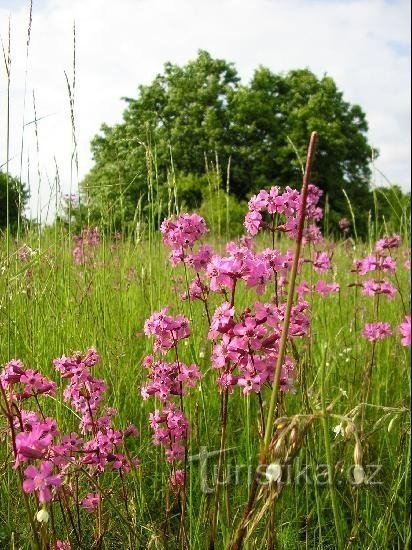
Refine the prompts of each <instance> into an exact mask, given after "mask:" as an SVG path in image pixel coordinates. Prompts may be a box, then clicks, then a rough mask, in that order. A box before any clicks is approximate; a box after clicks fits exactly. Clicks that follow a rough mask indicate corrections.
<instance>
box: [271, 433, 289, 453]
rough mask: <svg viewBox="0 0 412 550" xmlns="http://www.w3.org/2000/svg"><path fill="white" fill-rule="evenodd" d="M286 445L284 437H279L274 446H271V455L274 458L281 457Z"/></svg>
mask: <svg viewBox="0 0 412 550" xmlns="http://www.w3.org/2000/svg"><path fill="white" fill-rule="evenodd" d="M285 450H286V446H285V438H284V437H281V438H280V439H279V440H278V441H276V443H275V445H274V447H273V451H272V452H273V456H274V458H281V457H283V455H284V454H285Z"/></svg>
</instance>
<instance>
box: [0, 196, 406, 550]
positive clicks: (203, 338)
mask: <svg viewBox="0 0 412 550" xmlns="http://www.w3.org/2000/svg"><path fill="white" fill-rule="evenodd" d="M277 193H278V192H276V193H275V194H277ZM283 193H289V195H288V200H289V202H290V204H291V203H292V202H293V201H295V206H293V207H291V210H290V211H289V213H288V214H286V219H287V220H291V219H292V218H293V217H294V219H295V221H296V219H297V218H298V217H299V215H300V214H299V212H300V211H299V206H296V205H297V203H298V202H299V200H300V199H301V196H300V195H299V193H298V192H296V194H295V195H293V193H292V191H290V192H289V191H284V192H283ZM310 193H311V195H310V197H312V202H310V204H309V206H308V209H309V210H310V211H311V215H312V217H314V218H315V219H317V218H319V217H320V216H319V212H318V211H317V210H316V208H317V207H316V201H317V196H316V188H312V189H311V190H310ZM279 195H281V196H284V195H282V193H281V192H279ZM268 197H269V195H268V194H260V195H259V196H257V198H256V197H255V198H254V199H252V201H251V203H249V213H248V216H249V217H247V218H246V223H245V226H246V229H248V230H249V236H248V237H246V238H245V237H243V238H242V239H241V240H239V239H236V238H235V239H233V241H232V242H231V244H229V245H228V247H227V248H226V246H227V239H226V238H224V237H225V231H224V230H223V231H221V232H220V234H219V233H217V232H213V231H206V225H205V224H204V222H203V219H202V218H200V217H198V216H189V215H184V216H183V217H181V215H182V213H181V212H176V210H177V208H176V205H175V208H174V213H173V215H171V217H170V218H169V222H165V223H164V224H163V225H162V231H159V230H158V229H156V228H155V227H154V226H155V224H154V223H150V220H149V223H148V224H147V227H145V229H144V231H142V232H141V233H140V234H137V233H136V232H130V231H126V230H124V231H120V232H119V231H117V232H115V231H111V232H110V231H107V230H106V231H103V230H100V229H99V228H86V227H85V228H84V229H83V231H82V232H81V233H79V232H78V233H77V234H75V230H74V228H73V227H71V225H70V223H68V224H63V223H60V224H58V223H56V224H54V226H52V227H46V228H41V227H37V228H36V227H35V228H32V229H31V230H29V231H27V232H25V231H20V233H19V235H18V236H17V237H16V238H12V237H11V236H10V235H7V234H4V236H3V237H2V240H1V246H0V267H1V279H0V285H1V302H0V330H1V340H0V357H1V361H2V365H3V370H2V374H1V377H0V382H1V388H2V392H1V411H2V417H1V420H0V422H1V424H0V426H1V432H0V434H1V435H0V437H1V446H0V468H1V478H0V479H1V481H0V547H1V548H30V547H31V548H62V549H68V548H84V549H89V548H113V549H114V548H159V549H160V548H194V549H202V548H209V549H211V548H240V547H242V548H259V549H270V548H324V549H326V548H352V547H353V548H370V549H375V548H376V549H382V548H407V547H408V546H409V543H410V522H409V512H410V510H409V499H410V490H409V485H410V478H409V461H410V441H409V438H410V416H409V397H410V372H409V360H410V357H409V354H410V351H409V350H410V345H408V338H409V344H410V317H409V325H408V323H407V322H405V321H406V316H407V315H409V308H410V287H409V277H410V264H409V259H410V258H409V241H408V239H409V237H408V223H407V221H406V220H407V213H405V216H406V217H405V219H403V220H400V222H401V221H402V223H400V224H399V227H398V228H388V227H385V225H384V224H374V225H371V227H370V232H369V237H368V239H366V240H365V241H361V240H357V239H354V238H352V237H350V238H349V235H348V229H347V228H348V227H349V226H350V225H351V223H353V222H354V221H355V220H351V221H348V220H346V221H345V222H344V223H343V224H342V232H341V238H338V239H334V240H332V239H331V238H330V237H328V236H327V235H326V236H324V237H323V238H321V237H320V234H318V233H317V232H316V231H315V230H314V229H313V228H312V230H306V244H305V239H304V240H303V243H302V250H301V253H300V258H301V261H300V263H299V264H297V265H296V271H297V277H296V284H295V280H294V277H295V275H296V273H294V272H293V269H294V263H295V262H294V259H296V261H297V257H296V248H297V243H300V241H302V238H301V237H302V236H300V238H299V234H298V232H297V233H296V231H297V229H296V224H295V225H293V224H292V225H293V227H292V226H291V228H289V229H288V230H286V231H285V230H284V228H283V229H282V228H281V229H282V230H281V231H278V232H277V231H274V230H273V229H274V228H275V227H276V226H277V227H280V225H279V224H280V223H281V222H280V220H281V218H282V215H283V214H282V209H281V208H280V209H279V210H278V211H277V213H276V216H275V215H274V214H273V211H272V214H270V208H269V207H268V204H270V200H269V198H268ZM292 199H293V200H292ZM285 200H286V199H285ZM265 201H266V202H265ZM268 201H269V202H268ZM284 203H285V201H284ZM282 204H283V203H282ZM265 209H266V210H265ZM308 209H307V210H306V217H308V216H309V217H310V214H309V215H308ZM263 211H265V213H264V215H263V214H262V220H260V221H259V217H258V216H257V215H256V212H263ZM268 212H269V218H268V219H269V220H270V223H267V224H266V223H265V222H264V221H263V220H264V219H266V218H265V216H267V215H268ZM279 212H280V214H279ZM246 214H247V212H245V215H246ZM278 214H279V215H278ZM179 215H180V217H179ZM275 218H276V219H275ZM152 221H153V220H152ZM345 224H346V225H345ZM214 225H216V224H214ZM220 225H221V224H220V222H219V228H220ZM222 226H224V220H222ZM392 229H395V230H397V231H398V233H399V237H398V236H397V235H395V236H394V235H393V231H392ZM228 230H229V228H228V227H227V226H226V231H227V232H228ZM385 235H386V236H385ZM182 236H183V237H182ZM239 237H240V236H239ZM291 237H292V238H291ZM182 238H183V240H182ZM179 239H180V240H179ZM205 243H210V244H211V245H212V247H213V250H210V249H208V248H207V246H205ZM199 247H200V248H199ZM264 250H265V251H266V252H265V254H266V255H265V254H261V252H262V251H264ZM171 251H172V261H170V257H169V256H170V253H171ZM302 260H305V261H302ZM265 262H266V263H265ZM276 262H277V263H276ZM356 262H358V263H356ZM268 265H269V266H271V267H270V269H269V268H268ZM192 280H193V282H194V285H192V284H191V282H192ZM367 281H369V283H367ZM291 287H292V291H291V292H290V288H291ZM188 291H189V294H190V298H189V299H188V297H187V296H185V294H187V293H188ZM257 303H260V304H261V305H258V304H257ZM262 304H263V305H264V307H263V305H262ZM288 304H289V305H290V306H291V312H290V313H291V322H290V327H289V330H288V327H287V328H286V333H285V335H284V338H283V332H285V331H284V325H285V324H286V321H285V318H286V317H287V315H288V314H287V309H288ZM165 307H168V308H169V309H168V310H167V311H163V312H162V308H165ZM155 312H158V313H155ZM159 312H160V313H159ZM371 323H372V324H375V325H374V326H369V328H366V326H367V325H368V324H371ZM386 323H389V325H387V324H386ZM400 327H401V328H400ZM408 327H409V328H408ZM408 330H409V332H408ZM408 334H409V336H408ZM153 337H154V338H153ZM282 339H284V344H285V349H282ZM230 346H232V347H230ZM242 346H243V348H244V349H243V350H241V349H240V348H241V347H242ZM279 356H280V357H281V359H280V360H279ZM222 357H223V359H222ZM245 357H246V358H245ZM59 358H61V359H60V360H59V361H55V360H56V359H59ZM12 359H15V360H20V361H21V362H22V363H23V365H22V363H19V362H17V361H12ZM53 362H54V363H53ZM278 363H279V365H278ZM251 364H252V367H251ZM27 369H29V370H27ZM76 369H77V370H76ZM251 369H252V370H251ZM279 369H280V370H279ZM39 373H41V376H40V375H39ZM277 376H278V378H277ZM36 377H37V378H36ZM95 377H96V378H95ZM276 378H277V379H276ZM101 380H104V381H105V383H106V384H107V388H106V387H105V386H104V384H103V383H102V382H101ZM76 384H77V385H76ZM276 384H277V385H278V388H277V390H279V391H274V390H273V387H274V386H275V385H276ZM67 388H70V389H69V390H68V389H67ZM155 410H156V411H157V412H156V413H155ZM28 411H32V412H28ZM153 413H154V414H153ZM182 413H183V414H182ZM150 415H152V416H150ZM50 419H53V420H50ZM149 419H150V423H149ZM169 419H170V423H169ZM172 424H173V425H172ZM35 430H38V432H37V436H36V435H35V434H34V432H35ZM70 434H71V435H70ZM67 435H70V437H69V438H67ZM64 436H66V439H64ZM68 439H69V440H70V441H68ZM154 443H156V444H154ZM96 446H97V448H96ZM33 466H34V468H35V469H33ZM42 467H44V471H43V470H42V469H41V468H42ZM37 468H40V469H37ZM46 470H47V471H46Z"/></svg>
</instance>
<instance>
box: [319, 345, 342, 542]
mask: <svg viewBox="0 0 412 550" xmlns="http://www.w3.org/2000/svg"><path fill="white" fill-rule="evenodd" d="M325 370H326V348H324V350H323V357H322V366H321V386H320V393H321V402H322V412H323V415H322V426H323V438H324V443H325V452H326V463H327V466H328V487H329V494H330V500H331V503H332V511H333V520H334V522H335V529H336V537H337V547H338V549H339V550H340V549H342V548H344V544H343V534H342V527H341V522H340V517H339V511H338V504H337V500H336V493H335V485H334V483H333V465H332V453H331V448H330V441H329V422H328V411H327V407H326V391H325Z"/></svg>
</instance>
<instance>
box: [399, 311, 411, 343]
mask: <svg viewBox="0 0 412 550" xmlns="http://www.w3.org/2000/svg"><path fill="white" fill-rule="evenodd" d="M398 330H399V332H400V334H401V336H402V339H401V344H402V346H410V345H411V316H410V315H405V318H404V320H403V322H402V323H401V324H400V325H399V328H398Z"/></svg>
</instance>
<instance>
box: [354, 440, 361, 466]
mask: <svg viewBox="0 0 412 550" xmlns="http://www.w3.org/2000/svg"><path fill="white" fill-rule="evenodd" d="M362 459H363V453H362V447H361V445H360V442H359V441H356V444H355V450H354V452H353V461H354V463H355V465H356V466H362Z"/></svg>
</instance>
